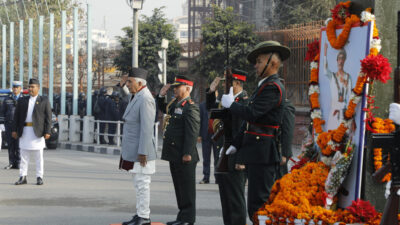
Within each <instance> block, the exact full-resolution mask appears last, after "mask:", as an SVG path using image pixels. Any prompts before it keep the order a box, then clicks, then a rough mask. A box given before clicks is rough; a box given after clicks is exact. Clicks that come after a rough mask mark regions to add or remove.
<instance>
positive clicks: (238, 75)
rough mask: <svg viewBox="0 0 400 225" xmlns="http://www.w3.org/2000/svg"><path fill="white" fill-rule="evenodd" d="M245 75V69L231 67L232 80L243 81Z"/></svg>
mask: <svg viewBox="0 0 400 225" xmlns="http://www.w3.org/2000/svg"><path fill="white" fill-rule="evenodd" d="M247 76H248V74H247V72H246V71H243V70H238V69H232V78H233V79H234V80H238V81H242V82H245V81H246V78H247Z"/></svg>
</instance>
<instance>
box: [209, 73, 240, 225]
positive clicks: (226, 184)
mask: <svg viewBox="0 0 400 225" xmlns="http://www.w3.org/2000/svg"><path fill="white" fill-rule="evenodd" d="M246 79H247V73H246V72H245V71H241V70H237V69H232V91H233V95H234V99H235V102H237V103H238V104H241V105H247V104H248V97H247V93H246V91H245V90H243V84H244V82H246ZM220 80H221V78H220V77H216V78H215V79H214V81H213V82H212V83H211V85H210V88H209V90H208V92H207V93H206V102H207V106H208V107H209V108H218V107H220V105H219V103H218V102H217V101H216V95H215V91H216V88H217V86H218V84H219V82H220ZM242 123H243V119H241V118H240V117H238V116H236V115H232V137H235V136H236V135H237V134H238V132H239V130H240V127H241V125H242ZM222 141H223V139H222V138H220V139H219V140H218V142H219V144H217V145H218V146H223V143H222ZM237 155H238V154H231V155H229V156H228V169H229V172H228V173H220V174H216V175H215V176H216V178H217V179H218V186H219V195H220V198H221V206H222V216H223V220H224V224H225V225H244V224H246V200H245V197H244V195H245V185H246V177H247V176H246V171H245V166H244V165H241V164H239V162H240V159H239V158H238V156H237Z"/></svg>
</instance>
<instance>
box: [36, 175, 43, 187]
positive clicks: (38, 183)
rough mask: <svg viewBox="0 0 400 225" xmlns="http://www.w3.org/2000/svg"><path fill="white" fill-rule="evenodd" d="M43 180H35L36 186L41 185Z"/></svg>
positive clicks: (39, 178)
mask: <svg viewBox="0 0 400 225" xmlns="http://www.w3.org/2000/svg"><path fill="white" fill-rule="evenodd" d="M42 184H43V179H42V178H41V177H38V178H36V185H42Z"/></svg>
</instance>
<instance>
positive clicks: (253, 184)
mask: <svg viewBox="0 0 400 225" xmlns="http://www.w3.org/2000/svg"><path fill="white" fill-rule="evenodd" d="M289 56H290V49H289V48H288V47H286V46H283V45H281V44H280V43H279V42H276V41H264V42H261V43H259V44H258V45H256V46H255V48H254V50H253V51H251V52H250V54H249V55H248V56H247V60H248V61H249V62H250V63H252V64H254V67H255V69H256V73H257V75H258V76H259V80H260V81H259V83H258V87H257V88H256V90H255V91H254V92H253V94H252V96H251V97H250V99H249V105H247V106H246V105H241V104H239V103H237V102H235V99H234V96H233V93H230V94H226V95H223V96H222V98H221V103H222V106H224V107H225V108H229V109H230V111H231V113H232V115H236V116H238V117H240V118H242V119H243V120H245V121H246V123H243V125H242V126H241V129H240V131H239V133H238V135H237V136H236V137H235V138H234V140H233V144H232V145H231V146H230V147H229V148H228V150H227V151H226V154H227V155H229V154H233V153H235V152H236V151H238V154H239V155H238V157H239V159H240V160H241V161H242V163H243V164H245V165H246V167H247V170H248V180H249V183H248V197H247V211H248V214H249V217H250V219H251V220H252V221H253V222H254V219H255V218H254V217H253V216H254V213H255V212H257V210H258V209H259V208H260V207H261V206H262V205H263V204H264V203H265V202H266V201H267V200H268V197H269V194H270V191H271V188H272V185H273V184H274V182H275V177H276V173H277V172H278V171H279V164H280V161H281V152H280V151H279V148H278V145H277V135H278V131H279V126H280V125H281V121H282V117H283V106H282V101H284V100H285V99H286V96H285V88H284V86H283V84H282V83H281V81H280V80H279V75H278V71H279V68H280V66H281V64H282V62H283V60H285V59H287V58H289Z"/></svg>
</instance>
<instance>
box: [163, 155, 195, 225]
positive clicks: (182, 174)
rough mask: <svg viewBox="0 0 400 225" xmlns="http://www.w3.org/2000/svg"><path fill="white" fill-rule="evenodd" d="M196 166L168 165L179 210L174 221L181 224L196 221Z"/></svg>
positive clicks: (192, 164)
mask: <svg viewBox="0 0 400 225" xmlns="http://www.w3.org/2000/svg"><path fill="white" fill-rule="evenodd" d="M196 164H197V163H191V164H182V163H173V162H170V163H169V169H170V170H171V175H172V181H173V183H174V188H175V196H176V202H177V204H178V209H179V212H178V215H177V217H176V220H178V221H181V222H187V223H194V222H195V220H196Z"/></svg>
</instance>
